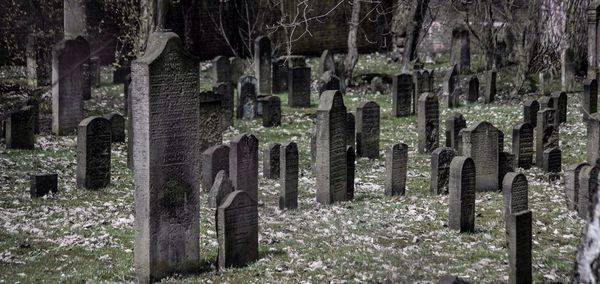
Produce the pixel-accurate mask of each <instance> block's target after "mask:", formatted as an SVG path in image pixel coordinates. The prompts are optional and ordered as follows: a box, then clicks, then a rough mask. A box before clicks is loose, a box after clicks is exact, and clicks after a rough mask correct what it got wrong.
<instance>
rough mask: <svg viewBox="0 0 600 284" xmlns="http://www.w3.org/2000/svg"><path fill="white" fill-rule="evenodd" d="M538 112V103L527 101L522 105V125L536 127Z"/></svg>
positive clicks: (531, 100)
mask: <svg viewBox="0 0 600 284" xmlns="http://www.w3.org/2000/svg"><path fill="white" fill-rule="evenodd" d="M538 111H540V103H539V102H538V101H536V100H533V99H529V100H527V101H525V103H524V104H523V123H529V124H531V126H533V128H535V127H536V125H537V113H538Z"/></svg>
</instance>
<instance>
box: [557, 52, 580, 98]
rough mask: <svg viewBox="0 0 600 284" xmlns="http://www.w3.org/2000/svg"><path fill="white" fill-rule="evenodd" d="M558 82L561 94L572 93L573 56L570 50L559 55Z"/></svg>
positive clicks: (573, 77) (573, 76) (573, 86)
mask: <svg viewBox="0 0 600 284" xmlns="http://www.w3.org/2000/svg"><path fill="white" fill-rule="evenodd" d="M560 63H561V64H560V71H561V72H560V82H561V86H562V91H563V92H572V91H574V88H575V68H576V63H575V54H574V52H573V50H572V49H571V48H566V49H564V50H563V51H562V52H561V53H560Z"/></svg>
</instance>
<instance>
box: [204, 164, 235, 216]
mask: <svg viewBox="0 0 600 284" xmlns="http://www.w3.org/2000/svg"><path fill="white" fill-rule="evenodd" d="M209 188H210V191H209V193H208V207H209V208H218V207H219V206H220V205H221V204H223V200H224V199H225V197H227V195H229V194H230V193H232V192H233V191H234V188H233V185H232V184H231V180H230V179H229V175H228V174H227V171H225V170H220V171H219V172H218V173H217V175H216V176H215V178H214V183H213V184H212V185H211V187H209Z"/></svg>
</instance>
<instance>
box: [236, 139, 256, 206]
mask: <svg viewBox="0 0 600 284" xmlns="http://www.w3.org/2000/svg"><path fill="white" fill-rule="evenodd" d="M229 148H230V150H229V176H230V178H231V182H232V183H233V187H234V188H235V190H241V191H246V192H248V194H250V197H252V198H253V199H254V200H255V201H256V202H258V139H256V137H255V136H254V135H252V134H240V135H238V136H235V137H234V138H233V139H231V142H230V145H229Z"/></svg>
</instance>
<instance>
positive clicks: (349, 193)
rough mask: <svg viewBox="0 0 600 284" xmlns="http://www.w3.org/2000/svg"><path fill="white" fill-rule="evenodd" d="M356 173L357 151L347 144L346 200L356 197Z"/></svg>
mask: <svg viewBox="0 0 600 284" xmlns="http://www.w3.org/2000/svg"><path fill="white" fill-rule="evenodd" d="M355 175H356V152H355V151H354V147H352V146H347V145H346V201H351V200H352V199H354V177H355Z"/></svg>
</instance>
